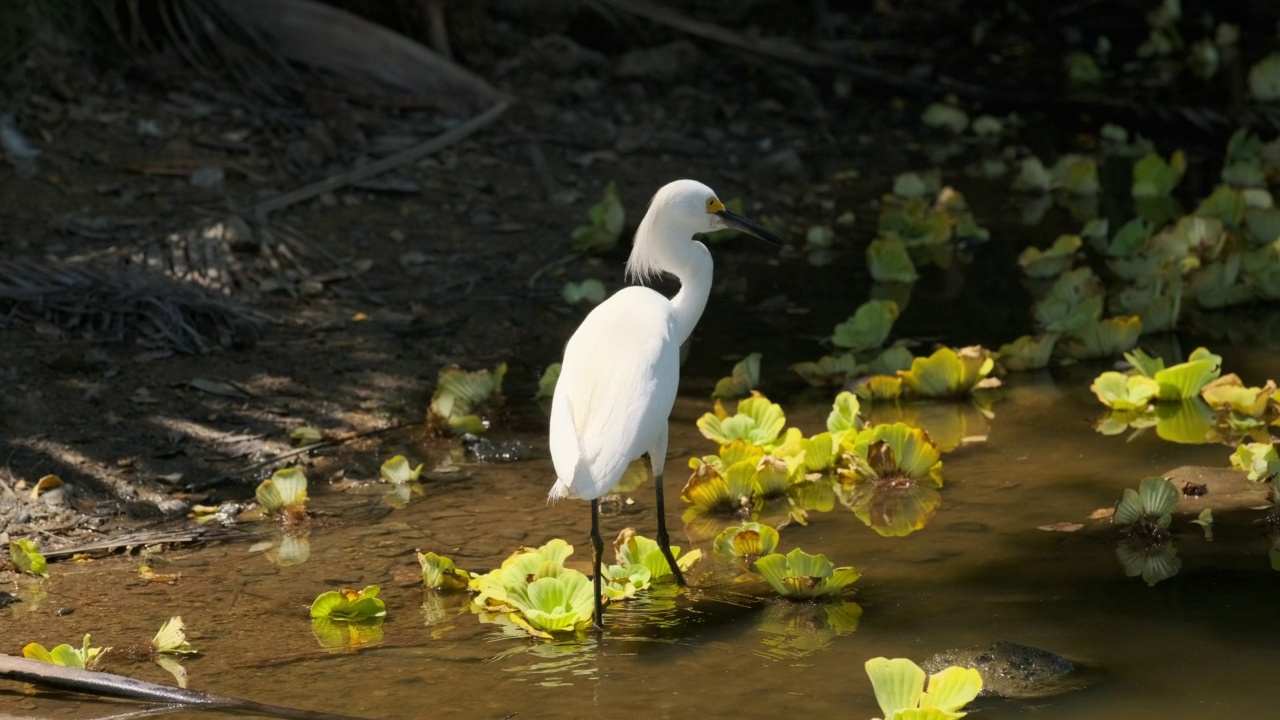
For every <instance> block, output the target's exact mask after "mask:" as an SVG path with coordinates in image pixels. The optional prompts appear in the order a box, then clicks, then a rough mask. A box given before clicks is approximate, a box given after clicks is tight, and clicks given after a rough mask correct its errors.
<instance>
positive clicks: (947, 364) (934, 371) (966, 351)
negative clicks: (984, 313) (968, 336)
mask: <svg viewBox="0 0 1280 720" xmlns="http://www.w3.org/2000/svg"><path fill="white" fill-rule="evenodd" d="M994 368H995V360H994V359H992V357H991V353H990V351H988V350H986V349H985V348H983V347H982V346H980V345H973V346H970V347H966V348H960V349H959V350H953V349H951V348H948V347H943V348H938V349H937V350H936V351H934V353H933V354H932V355H930V356H929V357H927V358H925V357H918V358H915V359H914V360H912V361H911V369H910V370H907V371H903V372H899V373H898V374H899V376H900V377H901V378H902V381H903V383H904V384H905V385H906V387H907V389H908V390H909V391H910V392H911V393H912V394H914V395H918V396H920V397H927V398H954V397H963V396H966V395H969V394H971V393H972V392H973V391H974V390H975V389H976V388H978V387H979V386H980V385H982V386H984V387H986V386H990V385H998V384H999V381H998V380H997V379H996V378H988V375H990V374H991V371H992V370H993V369H994Z"/></svg>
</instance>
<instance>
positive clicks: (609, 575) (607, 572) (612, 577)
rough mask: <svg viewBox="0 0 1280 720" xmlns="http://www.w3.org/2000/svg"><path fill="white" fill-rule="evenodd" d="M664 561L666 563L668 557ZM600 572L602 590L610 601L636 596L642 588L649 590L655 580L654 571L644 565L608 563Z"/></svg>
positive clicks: (629, 598)
mask: <svg viewBox="0 0 1280 720" xmlns="http://www.w3.org/2000/svg"><path fill="white" fill-rule="evenodd" d="M662 561H663V562H664V563H665V562H666V558H663V560H662ZM668 570H669V569H668ZM600 572H601V575H602V577H601V584H600V592H601V594H603V595H604V597H605V599H606V600H608V601H610V602H617V601H621V600H631V599H633V598H635V597H636V594H637V593H639V592H640V591H641V590H647V589H648V588H649V586H650V584H651V581H652V580H653V573H651V572H650V571H649V568H648V567H646V566H644V565H608V566H605V567H603V568H601V571H600Z"/></svg>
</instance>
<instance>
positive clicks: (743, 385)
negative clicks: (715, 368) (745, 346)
mask: <svg viewBox="0 0 1280 720" xmlns="http://www.w3.org/2000/svg"><path fill="white" fill-rule="evenodd" d="M761 357H763V356H762V355H761V354H760V353H751V354H750V355H748V356H746V357H745V358H743V359H742V360H739V361H738V362H737V364H735V365H734V366H733V371H732V372H731V373H730V375H729V377H723V378H720V380H718V381H717V382H716V387H715V390H714V391H712V393H711V397H713V398H715V399H717V400H732V399H734V398H740V397H742V396H744V395H748V394H750V393H751V391H752V390H755V389H756V388H757V387H758V386H759V385H760V358H761Z"/></svg>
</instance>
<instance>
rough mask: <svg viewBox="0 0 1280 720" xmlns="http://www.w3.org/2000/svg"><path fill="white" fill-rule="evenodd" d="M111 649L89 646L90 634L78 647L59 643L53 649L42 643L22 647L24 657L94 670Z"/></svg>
mask: <svg viewBox="0 0 1280 720" xmlns="http://www.w3.org/2000/svg"><path fill="white" fill-rule="evenodd" d="M110 649H111V648H95V647H89V636H88V635H85V636H84V642H83V643H81V645H80V647H78V648H74V647H71V646H70V645H58V646H57V647H55V648H53V649H52V650H46V649H45V648H44V646H43V645H41V644H40V643H28V644H27V645H26V646H25V647H23V648H22V657H24V658H28V659H30V660H39V661H40V662H44V663H49V664H50V665H61V666H63V667H70V668H80V669H82V670H92V669H93V668H94V666H96V665H97V664H98V662H99V661H100V660H101V659H102V656H103V654H104V653H106V652H107V651H108V650H110Z"/></svg>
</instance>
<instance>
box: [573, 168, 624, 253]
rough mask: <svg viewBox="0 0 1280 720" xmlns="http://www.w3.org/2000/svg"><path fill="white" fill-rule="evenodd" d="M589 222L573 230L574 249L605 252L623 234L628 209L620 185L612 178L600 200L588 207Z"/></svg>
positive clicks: (616, 242) (611, 247)
mask: <svg viewBox="0 0 1280 720" xmlns="http://www.w3.org/2000/svg"><path fill="white" fill-rule="evenodd" d="M587 217H588V220H589V222H588V224H586V225H581V226H579V227H576V228H574V230H573V249H574V250H576V251H578V252H586V253H603V252H606V251H608V250H611V249H613V246H615V245H617V244H618V238H619V237H620V236H621V235H622V227H623V225H624V224H625V223H626V220H627V215H626V211H625V210H624V209H623V207H622V198H620V197H619V196H618V185H617V183H615V182H613V181H612V180H610V181H609V184H608V185H605V186H604V196H603V197H602V198H601V199H600V202H598V203H596V204H595V205H592V206H591V207H590V208H588V209H587Z"/></svg>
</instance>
